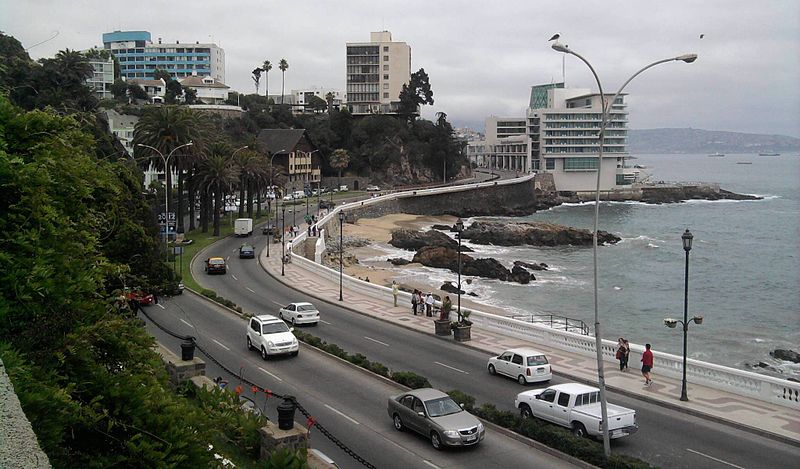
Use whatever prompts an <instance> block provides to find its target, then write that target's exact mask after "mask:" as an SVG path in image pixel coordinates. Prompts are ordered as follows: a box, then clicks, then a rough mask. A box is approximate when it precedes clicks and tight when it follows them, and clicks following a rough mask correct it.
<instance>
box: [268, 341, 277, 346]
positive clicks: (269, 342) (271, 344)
mask: <svg viewBox="0 0 800 469" xmlns="http://www.w3.org/2000/svg"><path fill="white" fill-rule="evenodd" d="M274 346H275V344H273V343H272V341H271V340H268V341H267V347H274Z"/></svg>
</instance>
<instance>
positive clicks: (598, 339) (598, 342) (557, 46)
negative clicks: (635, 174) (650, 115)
mask: <svg viewBox="0 0 800 469" xmlns="http://www.w3.org/2000/svg"><path fill="white" fill-rule="evenodd" d="M558 39H559V36H558V35H555V36H553V37H552V38H550V40H551V41H555V42H554V43H553V45H552V48H553V49H554V50H556V51H558V52H563V53H565V54H571V55H574V56H575V57H577V58H578V59H580V60H581V62H583V63H584V64H586V66H587V67H589V70H590V71H591V72H592V75H593V76H594V79H595V82H597V89H598V91H599V92H600V105H601V108H602V109H601V114H600V118H601V119H600V133H599V135H598V137H599V144H600V147H599V150H598V154H597V186H596V188H595V199H594V232H593V233H592V256H593V265H594V335H595V353H596V355H597V381H598V388H600V410H601V414H602V419H603V420H602V427H603V451H604V453H605V456H606V458H608V457H609V456H611V441H610V439H609V435H608V403H607V402H606V389H605V376H604V371H603V350H602V345H603V338H602V334H601V331H600V315H599V305H598V291H597V225H598V220H599V218H600V170H601V168H602V166H603V145H604V144H605V133H606V126H607V124H608V119H609V114H610V113H611V108H612V107H613V105H614V102H615V101H616V100H617V98H618V97H619V95H620V94H622V90H624V89H625V87H626V86H628V83H630V82H631V81H632V80H633V79H634V78H636V77H637V76H639V74H641V73H642V72H644V71H645V70H647V69H649V68H652V67H655V66H656V65H659V64H662V63H667V62H673V61H681V62H686V63H692V62H694V61H695V60H697V54H684V55H679V56H677V57H672V58H669V59H663V60H658V61H656V62H653V63H651V64H649V65H647V66H645V67H643V68H642V69H640V70H639V71H638V72H636V73H634V74H633V75H631V77H630V78H628V79H627V80H626V81H625V83H623V84H622V86H621V87H620V88H619V91H617V94H615V95H614V97H613V98H612V99H611V100H610V101H608V102H606V96H605V94H604V93H603V85H602V84H601V83H600V78H599V77H598V76H597V73H596V72H595V70H594V67H593V66H592V64H590V63H589V61H588V60H586V59H585V58H584V57H583V56H582V55H580V54H578V53H577V52H575V51H573V50H572V49H570V48H569V47H568V46H566V45H563V44H561V43H560V42H558Z"/></svg>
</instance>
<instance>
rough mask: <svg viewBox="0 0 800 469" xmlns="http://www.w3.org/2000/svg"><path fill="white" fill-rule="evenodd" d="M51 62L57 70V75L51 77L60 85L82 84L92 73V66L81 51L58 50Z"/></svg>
mask: <svg viewBox="0 0 800 469" xmlns="http://www.w3.org/2000/svg"><path fill="white" fill-rule="evenodd" d="M52 63H53V64H54V65H55V66H56V71H57V72H58V75H57V76H55V77H53V78H54V79H55V80H56V83H57V84H58V85H59V86H62V87H66V86H72V85H75V84H80V85H82V84H84V83H85V82H86V79H87V78H89V77H91V76H92V74H93V73H94V68H93V67H92V66H91V65H89V59H87V58H86V56H85V55H83V53H81V52H78V51H75V50H69V49H65V50H62V51H59V52H58V54H56V57H55V59H54V60H53V62H52Z"/></svg>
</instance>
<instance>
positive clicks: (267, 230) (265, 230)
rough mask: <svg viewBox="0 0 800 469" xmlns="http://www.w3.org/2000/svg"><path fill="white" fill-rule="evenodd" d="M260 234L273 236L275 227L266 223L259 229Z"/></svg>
mask: <svg viewBox="0 0 800 469" xmlns="http://www.w3.org/2000/svg"><path fill="white" fill-rule="evenodd" d="M261 234H264V235H274V234H275V225H273V224H271V223H268V224H266V225H264V226H263V227H262V228H261Z"/></svg>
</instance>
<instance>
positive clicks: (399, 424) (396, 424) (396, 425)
mask: <svg viewBox="0 0 800 469" xmlns="http://www.w3.org/2000/svg"><path fill="white" fill-rule="evenodd" d="M392 420H393V421H394V429H395V430H397V431H398V432H402V431H403V420H401V419H400V416H399V415H397V414H394V417H392Z"/></svg>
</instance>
